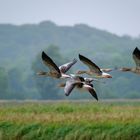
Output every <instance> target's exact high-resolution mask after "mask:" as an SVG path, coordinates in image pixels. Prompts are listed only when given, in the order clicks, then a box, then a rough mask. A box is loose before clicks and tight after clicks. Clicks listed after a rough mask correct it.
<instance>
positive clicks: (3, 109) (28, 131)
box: [0, 100, 140, 140]
mask: <svg viewBox="0 0 140 140" xmlns="http://www.w3.org/2000/svg"><path fill="white" fill-rule="evenodd" d="M130 139H131V140H139V139H140V101H139V100H135V101H133V100H128V101H123V100H120V101H108V100H107V101H98V102H96V101H93V100H85V101H40V102H39V101H9V102H8V101H1V102H0V140H130Z"/></svg>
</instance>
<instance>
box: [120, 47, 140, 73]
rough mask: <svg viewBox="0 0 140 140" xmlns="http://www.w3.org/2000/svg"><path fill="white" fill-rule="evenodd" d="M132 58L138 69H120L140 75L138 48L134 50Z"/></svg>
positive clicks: (139, 52)
mask: <svg viewBox="0 0 140 140" xmlns="http://www.w3.org/2000/svg"><path fill="white" fill-rule="evenodd" d="M132 57H133V60H134V62H135V64H136V67H134V68H126V67H123V68H120V69H119V70H121V71H131V72H133V73H136V74H140V50H139V49H138V48H137V47H136V48H135V49H134V51H133V53H132Z"/></svg>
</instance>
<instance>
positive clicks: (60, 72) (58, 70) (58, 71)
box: [37, 51, 77, 78]
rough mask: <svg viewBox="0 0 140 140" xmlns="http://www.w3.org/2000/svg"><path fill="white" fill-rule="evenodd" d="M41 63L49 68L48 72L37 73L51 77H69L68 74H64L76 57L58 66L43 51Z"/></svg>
mask: <svg viewBox="0 0 140 140" xmlns="http://www.w3.org/2000/svg"><path fill="white" fill-rule="evenodd" d="M42 60H43V63H44V64H45V65H46V66H47V67H48V68H49V70H50V71H49V72H44V71H40V72H38V73H37V74H38V75H44V76H50V77H53V78H69V77H70V76H69V75H67V74H65V73H66V72H67V71H68V70H69V69H70V68H71V67H72V66H73V65H74V64H75V63H76V62H77V60H76V59H73V61H71V62H69V63H66V64H63V65H61V66H60V67H58V66H57V65H56V64H55V63H54V61H53V60H52V59H51V58H50V57H49V56H48V55H47V54H46V53H45V52H44V51H43V52H42Z"/></svg>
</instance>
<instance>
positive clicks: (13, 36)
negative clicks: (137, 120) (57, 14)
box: [0, 21, 140, 98]
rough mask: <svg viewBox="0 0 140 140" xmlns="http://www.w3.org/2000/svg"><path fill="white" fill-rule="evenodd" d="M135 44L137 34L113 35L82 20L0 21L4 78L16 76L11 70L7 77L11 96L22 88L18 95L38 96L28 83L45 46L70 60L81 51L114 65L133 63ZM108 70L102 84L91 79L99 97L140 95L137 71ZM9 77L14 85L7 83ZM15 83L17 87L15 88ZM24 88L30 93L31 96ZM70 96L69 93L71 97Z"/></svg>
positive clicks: (79, 65) (0, 59)
mask: <svg viewBox="0 0 140 140" xmlns="http://www.w3.org/2000/svg"><path fill="white" fill-rule="evenodd" d="M139 44H140V39H139V38H131V37H130V36H127V35H126V36H117V35H115V34H112V33H109V32H107V31H103V30H99V29H96V28H93V27H89V26H88V25H85V24H77V25H74V26H58V25H56V24H55V23H53V22H50V21H44V22H41V23H39V24H25V25H20V26H16V25H11V24H0V67H2V68H4V69H5V71H6V73H8V78H9V74H10V72H12V73H15V75H18V76H19V78H18V77H14V74H13V76H11V79H10V80H9V79H8V82H7V86H8V89H9V90H10V91H11V89H10V88H14V89H12V91H13V93H12V94H11V95H10V97H14V95H15V92H18V91H22V90H23V93H25V94H24V96H22V97H21V98H39V97H40V95H39V93H38V90H36V86H35V84H34V83H32V82H33V77H31V75H32V73H33V70H32V65H33V63H34V61H35V59H36V57H37V55H39V54H40V53H41V51H42V50H45V49H46V48H47V47H48V46H50V45H55V46H58V47H59V50H60V54H61V55H62V56H63V59H65V58H66V59H67V60H68V59H69V60H71V59H73V57H76V58H77V59H78V54H79V53H81V54H83V55H85V56H88V57H89V58H91V59H92V60H94V62H95V63H97V64H98V65H99V66H101V67H113V68H114V67H121V66H129V67H131V66H135V64H134V62H133V59H132V56H131V53H132V51H133V49H134V48H135V47H136V46H138V47H139ZM79 68H82V69H84V68H86V67H84V66H83V65H82V63H80V62H79V63H77V65H75V67H74V68H73V70H77V69H79ZM14 69H16V71H15V70H14ZM17 73H18V74H17ZM111 74H112V75H113V79H111V80H107V82H106V84H105V85H103V84H96V83H95V86H96V88H97V91H98V92H99V96H100V97H103V98H106V97H109V98H111V97H112V98H115V97H117V98H118V97H121V98H126V97H129V98H130V97H132V98H137V97H140V95H139V94H138V93H139V91H140V87H139V86H138V83H139V77H138V76H137V75H135V74H131V73H125V74H124V73H120V72H112V73H111ZM10 75H11V74H10ZM13 77H14V78H15V79H14V80H15V85H13V84H11V83H12V81H13ZM16 78H17V79H16ZM19 79H20V80H19ZM9 81H10V82H9ZM19 81H20V82H19ZM17 83H18V84H19V90H17V86H16V85H17ZM29 83H30V84H29ZM132 83H133V85H132ZM34 91H35V93H36V94H34ZM112 91H113V92H112ZM8 92H9V91H8ZM28 92H31V93H32V94H31V96H30V95H29V94H28ZM23 93H22V94H23ZM133 95H135V96H133ZM73 96H74V95H72V96H71V97H72V98H75V97H73ZM82 96H83V95H82ZM83 97H84V96H83ZM88 97H89V96H88ZM78 98H79V96H78Z"/></svg>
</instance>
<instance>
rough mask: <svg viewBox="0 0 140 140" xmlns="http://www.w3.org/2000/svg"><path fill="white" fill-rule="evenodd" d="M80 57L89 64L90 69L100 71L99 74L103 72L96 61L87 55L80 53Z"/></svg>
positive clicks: (95, 71)
mask: <svg viewBox="0 0 140 140" xmlns="http://www.w3.org/2000/svg"><path fill="white" fill-rule="evenodd" d="M79 59H80V60H81V61H82V62H83V63H84V64H85V65H87V66H88V67H89V69H90V70H91V71H93V72H94V73H98V74H101V73H102V71H101V70H100V68H99V67H98V66H97V65H96V64H95V63H93V62H92V61H91V60H89V59H88V58H86V57H85V56H83V55H80V54H79Z"/></svg>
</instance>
